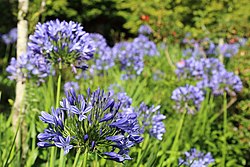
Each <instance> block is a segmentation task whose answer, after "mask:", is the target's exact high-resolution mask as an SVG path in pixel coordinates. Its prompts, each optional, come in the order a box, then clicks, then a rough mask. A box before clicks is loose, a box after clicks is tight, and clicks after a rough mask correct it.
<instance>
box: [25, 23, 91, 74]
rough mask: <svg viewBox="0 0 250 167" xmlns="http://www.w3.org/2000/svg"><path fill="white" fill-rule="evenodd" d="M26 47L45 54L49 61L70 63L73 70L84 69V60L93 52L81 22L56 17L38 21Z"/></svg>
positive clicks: (89, 57)
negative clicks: (61, 19) (50, 19)
mask: <svg viewBox="0 0 250 167" xmlns="http://www.w3.org/2000/svg"><path fill="white" fill-rule="evenodd" d="M28 48H29V50H30V51H32V52H34V53H38V54H41V55H43V56H45V57H46V59H47V60H49V61H50V62H51V63H54V64H58V63H59V62H62V64H68V65H70V66H71V67H72V70H73V71H74V72H76V68H81V69H86V68H87V65H86V63H85V61H86V60H89V59H91V58H92V57H93V54H94V52H95V48H94V46H93V42H92V41H91V39H90V38H89V34H88V33H86V32H85V31H84V30H83V27H82V26H81V24H79V23H75V22H73V21H70V22H66V21H62V22H61V21H59V20H58V19H57V20H53V21H48V22H45V23H43V24H42V23H38V24H37V25H36V29H35V32H34V34H33V35H31V36H30V37H29V43H28Z"/></svg>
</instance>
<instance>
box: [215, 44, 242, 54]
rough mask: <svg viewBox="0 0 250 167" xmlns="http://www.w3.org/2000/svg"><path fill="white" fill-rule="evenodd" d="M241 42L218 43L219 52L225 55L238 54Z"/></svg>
mask: <svg viewBox="0 0 250 167" xmlns="http://www.w3.org/2000/svg"><path fill="white" fill-rule="evenodd" d="M239 48H240V44H238V43H235V44H227V43H226V44H223V45H218V51H219V54H222V55H223V56H225V57H228V58H230V57H232V56H234V55H236V54H237V53H238V52H239Z"/></svg>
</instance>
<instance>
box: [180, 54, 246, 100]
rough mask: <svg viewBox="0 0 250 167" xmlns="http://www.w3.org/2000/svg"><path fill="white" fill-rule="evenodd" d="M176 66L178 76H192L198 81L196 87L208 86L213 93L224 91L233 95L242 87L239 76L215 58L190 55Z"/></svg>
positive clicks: (217, 93)
mask: <svg viewBox="0 0 250 167" xmlns="http://www.w3.org/2000/svg"><path fill="white" fill-rule="evenodd" d="M176 66H177V70H176V73H177V75H178V76H179V77H181V78H194V79H196V80H198V81H199V82H198V83H197V87H199V88H200V89H203V90H205V89H206V88H210V89H211V90H212V93H213V94H215V95H221V94H223V92H224V91H226V92H227V93H229V94H231V95H235V92H240V91H241V89H242V87H243V86H242V82H241V80H240V78H239V76H237V75H235V74H234V73H232V72H228V71H227V70H226V69H225V67H224V65H223V64H222V63H221V62H220V61H219V59H217V58H198V59H197V58H195V57H190V58H188V59H186V60H182V61H180V62H179V63H177V65H176Z"/></svg>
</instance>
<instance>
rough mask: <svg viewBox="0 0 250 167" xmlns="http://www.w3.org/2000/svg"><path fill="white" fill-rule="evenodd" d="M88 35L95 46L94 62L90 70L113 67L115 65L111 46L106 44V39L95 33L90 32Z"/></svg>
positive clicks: (102, 69)
mask: <svg viewBox="0 0 250 167" xmlns="http://www.w3.org/2000/svg"><path fill="white" fill-rule="evenodd" d="M89 37H90V39H92V41H94V43H93V44H94V46H95V48H96V52H95V56H94V64H93V65H91V67H90V71H93V72H95V71H96V70H97V71H104V70H108V69H110V68H111V67H113V66H114V65H115V57H114V55H113V54H112V48H110V47H109V46H108V45H107V43H106V39H105V38H104V37H103V36H102V35H101V34H97V33H91V34H89Z"/></svg>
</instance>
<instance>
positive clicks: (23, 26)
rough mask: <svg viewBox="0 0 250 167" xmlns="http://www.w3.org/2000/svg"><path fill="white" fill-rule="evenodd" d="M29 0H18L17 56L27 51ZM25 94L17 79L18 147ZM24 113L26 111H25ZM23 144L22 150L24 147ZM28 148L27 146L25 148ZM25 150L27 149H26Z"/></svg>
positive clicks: (18, 144)
mask: <svg viewBox="0 0 250 167" xmlns="http://www.w3.org/2000/svg"><path fill="white" fill-rule="evenodd" d="M28 4H29V0H18V18H17V19H18V23H17V46H16V47H17V58H18V57H19V56H20V55H21V54H23V53H26V51H27V41H28V21H27V20H26V18H27V17H26V16H27V13H28ZM24 96H25V83H23V82H22V81H17V83H16V98H15V102H14V105H13V117H12V125H13V128H14V131H16V130H17V127H18V124H19V125H20V128H19V132H18V135H17V136H18V137H17V138H16V145H17V147H19V148H20V147H21V145H20V144H21V143H22V141H21V140H22V137H21V136H22V134H21V133H20V132H22V131H23V132H25V131H24V129H25V128H24V129H23V127H24V126H23V125H22V121H21V120H22V119H20V118H21V114H22V111H23V103H24ZM23 114H24V113H23ZM23 146H24V145H22V150H23V149H24V147H23ZM25 150H27V148H26V149H25ZM24 152H25V151H24Z"/></svg>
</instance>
